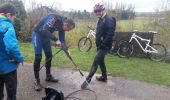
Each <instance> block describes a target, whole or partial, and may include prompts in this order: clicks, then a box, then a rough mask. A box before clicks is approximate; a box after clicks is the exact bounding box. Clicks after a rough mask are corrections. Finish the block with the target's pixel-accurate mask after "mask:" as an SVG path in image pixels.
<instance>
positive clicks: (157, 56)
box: [118, 31, 166, 61]
mask: <svg viewBox="0 0 170 100" xmlns="http://www.w3.org/2000/svg"><path fill="white" fill-rule="evenodd" d="M149 33H152V34H156V33H157V32H153V31H150V32H149ZM132 40H134V41H136V42H137V44H138V45H139V47H140V48H141V49H142V51H143V52H144V53H146V54H148V56H149V57H150V59H151V60H153V61H163V60H164V59H165V56H166V48H165V46H164V45H162V44H159V43H158V44H152V46H151V45H150V40H149V39H144V38H142V37H140V36H138V35H136V33H135V32H133V33H132V36H131V38H130V40H129V41H123V42H121V43H120V45H119V49H118V54H119V55H121V56H122V57H128V56H130V55H132V54H133V51H134V44H133V42H132ZM142 42H144V44H145V45H144V46H143V45H142V44H141V43H142Z"/></svg>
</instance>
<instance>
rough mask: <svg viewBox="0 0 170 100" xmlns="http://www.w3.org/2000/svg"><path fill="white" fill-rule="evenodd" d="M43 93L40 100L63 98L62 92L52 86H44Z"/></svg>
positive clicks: (59, 99)
mask: <svg viewBox="0 0 170 100" xmlns="http://www.w3.org/2000/svg"><path fill="white" fill-rule="evenodd" d="M45 94H46V96H45V97H43V98H42V100H65V99H64V94H63V92H62V91H60V90H57V89H55V88H52V87H46V88H45Z"/></svg>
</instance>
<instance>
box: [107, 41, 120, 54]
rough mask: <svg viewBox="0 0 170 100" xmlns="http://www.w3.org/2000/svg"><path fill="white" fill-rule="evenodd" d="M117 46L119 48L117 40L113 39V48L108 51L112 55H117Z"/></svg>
mask: <svg viewBox="0 0 170 100" xmlns="http://www.w3.org/2000/svg"><path fill="white" fill-rule="evenodd" d="M117 48H118V45H117V42H116V41H113V43H112V48H111V49H110V51H109V52H108V53H109V54H111V55H117V50H118V49H117Z"/></svg>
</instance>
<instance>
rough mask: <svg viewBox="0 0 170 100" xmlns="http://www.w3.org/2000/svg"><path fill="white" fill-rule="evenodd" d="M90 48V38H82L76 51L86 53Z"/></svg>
mask: <svg viewBox="0 0 170 100" xmlns="http://www.w3.org/2000/svg"><path fill="white" fill-rule="evenodd" d="M91 47H92V41H91V39H90V38H87V37H82V38H80V40H79V41H78V49H79V51H81V52H88V51H89V50H90V49H91Z"/></svg>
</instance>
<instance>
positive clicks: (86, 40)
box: [78, 26, 123, 57]
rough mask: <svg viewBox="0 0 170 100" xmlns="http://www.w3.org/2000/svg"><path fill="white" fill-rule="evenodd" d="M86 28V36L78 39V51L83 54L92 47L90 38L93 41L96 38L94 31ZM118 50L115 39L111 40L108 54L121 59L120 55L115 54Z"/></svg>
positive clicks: (117, 43)
mask: <svg viewBox="0 0 170 100" xmlns="http://www.w3.org/2000/svg"><path fill="white" fill-rule="evenodd" d="M87 27H88V28H89V31H88V33H87V36H86V37H82V38H80V39H79V41H78V49H79V51H81V52H84V51H85V52H88V51H90V49H91V47H92V40H91V38H90V37H93V39H95V38H96V36H95V35H96V32H95V29H93V28H91V27H90V26H87ZM121 42H122V41H121ZM118 49H119V42H118V41H116V39H113V43H112V48H111V50H110V51H109V52H108V53H109V54H112V55H118V56H119V57H123V56H121V55H119V54H118V53H117V51H118Z"/></svg>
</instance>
